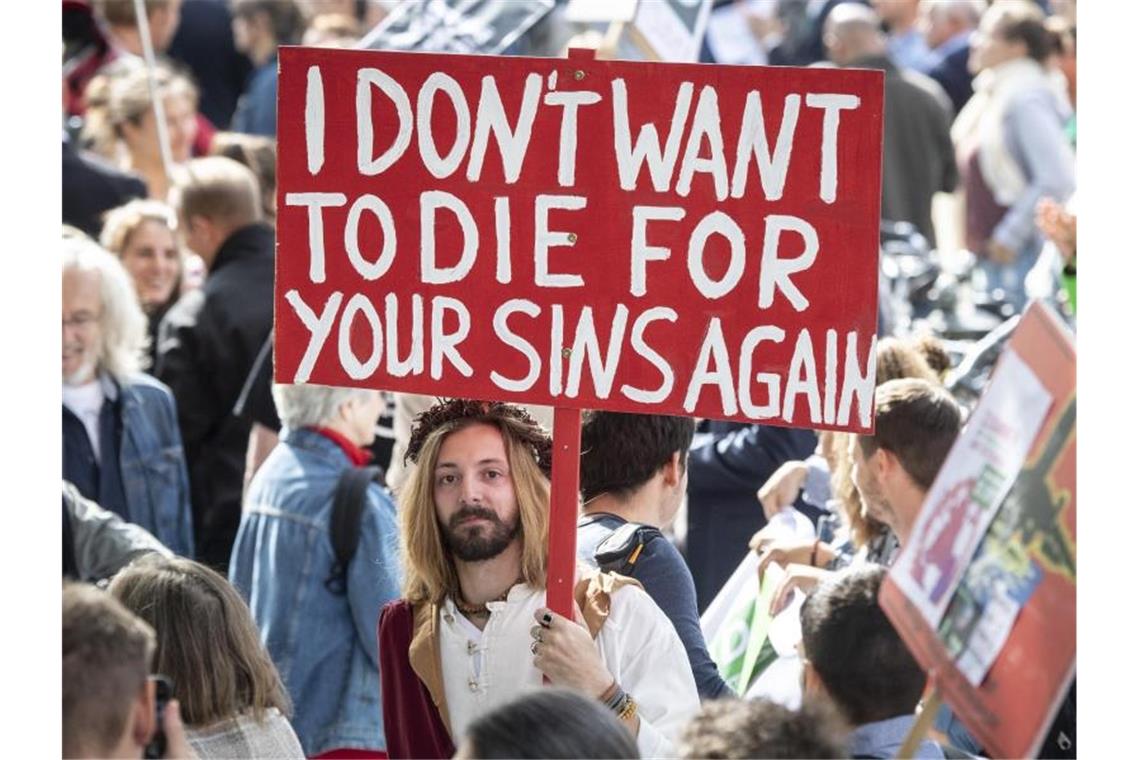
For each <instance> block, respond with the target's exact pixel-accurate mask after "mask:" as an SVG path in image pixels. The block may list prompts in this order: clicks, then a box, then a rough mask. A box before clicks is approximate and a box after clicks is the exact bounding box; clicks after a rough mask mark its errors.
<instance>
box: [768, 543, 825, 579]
mask: <svg viewBox="0 0 1140 760" xmlns="http://www.w3.org/2000/svg"><path fill="white" fill-rule="evenodd" d="M814 546H815V539H812V540H811V541H798V540H791V541H788V540H786V539H785V540H778V539H772V538H768V537H764V538H762V539H761V540H760V541H759V543H758V544H757V545H756V547H754V548H753V551H755V552H756V553H757V554H759V555H760V567H759V568H758V569H757V571H756V572H757V573H758V574H759V576H760V580H764V571H765V570H767V569H768V565H769V564H771V563H772V562H775V563H776V564H777V565H779V566H780V567H787V566H788V565H791V564H799V565H810V564H811V550H812V547H814Z"/></svg>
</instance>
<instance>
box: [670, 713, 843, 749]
mask: <svg viewBox="0 0 1140 760" xmlns="http://www.w3.org/2000/svg"><path fill="white" fill-rule="evenodd" d="M845 733H846V732H845V730H844V726H843V724H842V723H841V722H840V720H839V716H838V715H837V714H836V713H835V711H834V710H833V709H832V708H831V707H830V705H828V704H827V703H825V702H819V701H816V702H810V701H809V702H805V703H804V705H803V706H802V707H801V708H800V709H798V710H789V709H788V708H787V707H784V706H783V705H781V704H780V703H778V702H774V701H772V700H770V699H765V698H760V699H718V700H714V701H712V702H706V703H705V704H704V706H703V707H701V711H700V712H698V713H697V714H696V715H695V716H693V719H692V720H691V721H689V723H688V725H686V726H685V728H684V731H682V733H681V740H680V742H679V744H678V747H677V752H678V756H679V757H683V758H710V760H736V758H741V759H743V758H750V757H799V758H831V757H844V756H845V754H846V747H845V746H844V743H843V737H844V734H845Z"/></svg>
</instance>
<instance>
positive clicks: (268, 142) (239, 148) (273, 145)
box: [210, 132, 277, 224]
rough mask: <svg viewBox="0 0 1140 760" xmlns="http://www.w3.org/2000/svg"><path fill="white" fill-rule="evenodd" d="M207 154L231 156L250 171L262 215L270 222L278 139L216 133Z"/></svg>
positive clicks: (274, 204) (274, 200)
mask: <svg viewBox="0 0 1140 760" xmlns="http://www.w3.org/2000/svg"><path fill="white" fill-rule="evenodd" d="M210 155H211V156H225V157H226V158H232V159H233V160H234V161H237V162H238V163H239V164H242V165H243V166H247V167H249V168H250V169H251V170H252V171H253V173H254V175H255V176H256V177H257V185H258V187H259V188H260V189H261V214H262V218H263V219H264V220H265V223H266V224H273V223H274V221H276V219H277V141H276V140H274V139H273V138H272V137H263V136H262V135H247V134H242V133H241V132H218V133H217V134H216V135H214V141H213V143H211V145H210Z"/></svg>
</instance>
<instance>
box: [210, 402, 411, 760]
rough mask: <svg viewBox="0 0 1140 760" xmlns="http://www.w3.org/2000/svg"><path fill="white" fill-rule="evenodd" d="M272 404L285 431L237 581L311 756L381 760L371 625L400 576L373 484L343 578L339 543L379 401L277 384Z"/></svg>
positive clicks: (252, 495) (389, 518)
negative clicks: (341, 510) (351, 481)
mask: <svg viewBox="0 0 1140 760" xmlns="http://www.w3.org/2000/svg"><path fill="white" fill-rule="evenodd" d="M273 396H274V399H275V400H276V402H277V410H278V413H279V414H280V416H281V421H282V423H283V424H284V431H283V435H282V437H281V440H280V443H278V444H277V446H276V448H275V449H274V450H273V451H272V452H271V453H270V455H269V457H268V458H267V459H266V460H265V463H264V464H263V465H262V467H261V468H260V469H259V470H258V472H257V475H255V476H254V478H253V481H252V483H251V484H250V488H249V493H248V494H247V495H246V503H245V513H244V514H243V516H242V522H241V527H240V528H239V529H238V534H237V539H236V540H235V542H234V549H233V556H232V558H231V560H230V580H231V581H232V582H233V584H234V585H235V586H236V587H237V588H238V589H239V590H240V591H241V593H242V596H244V597H245V598H246V599H248V600H249V601H250V606H251V608H252V610H253V618H254V620H255V621H256V623H257V626H258V628H259V629H260V631H261V635H262V639H263V640H264V641H265V644H266V646H267V647H268V649H269V653H270V654H271V655H272V656H273V659H274V661H275V662H277V663H278V664H279V666H280V668H281V672H282V676H283V678H284V680H285V685H286V687H287V688H288V689H289V694H290V696H291V697H292V699H293V704H294V706H295V710H296V712H295V713H294V720H293V724H294V726H295V727H296V729H297V735H298V737H300V740H301V744H302V746H303V747H304V749H305V754H306V755H308V756H310V757H312V756H316V755H321V754H324V753H328V752H332V751H336V750H353V751H357V752H359V751H361V750H364V751H367V752H371V753H379V752H382V751H383V750H384V749H385V745H384V734H383V726H382V725H381V722H380V705H379V703H378V699H379V697H380V681H379V667H380V659H379V653H378V652H377V641H376V620H377V618H378V617H379V615H380V609H381V607H382V606H383V605H384V604H385V603H386V602H388V601H390V600H392V599H395V598H397V597H398V596H399V593H400V591H399V589H400V583H401V581H402V576H403V574H402V572H401V569H400V565H399V529H398V528H397V525H396V510H395V506H394V505H393V503H392V498H391V496H390V495H389V494H388V492H387V490H386V489H384V488H382V487H381V486H380V485H378V484H377V483H375V482H370V483H368V484H367V486H366V489H362V491H361V492H360V493H359V494H358V498H360V499H361V500H362V502H361V503H360V504H359V507H360V511H359V512H358V513H356V514H357V516H355V517H354V520H355V522H354V523H353V524H352V525H351V530H350V532H351V533H352V534H353V535H354V536H355V537H356V545H355V556H354V558H353V559H351V561H350V562H349V564H348V566H347V567H340V566H339V565H338V562H339V560H338V557H337V555H336V552H335V550H334V547H335V545H336V544H335V541H336V539H335V536H334V535H333V532H334V531H335V530H336V529H337V519H336V517H335V516H334V512H335V511H336V509H337V500H338V498H339V497H338V494H339V492H340V489H341V488H342V486H341V483H342V482H343V481H344V479H345V477H346V476H351V474H352V473H353V471H355V470H356V468H358V467H359V466H361V465H363V464H365V463H366V462H367V460H368V458H369V455H368V453H367V451H366V450H365V449H364V448H362V447H364V446H367V445H368V444H370V443H371V442H372V438H373V437H374V435H375V428H376V417H377V416H378V415H379V413H380V408H381V405H382V404H383V400H382V398H381V395H380V392H379V391H370V390H356V389H352V388H328V387H325V386H320V385H276V386H274V388H273ZM318 639H319V641H320V647H319V648H318V647H314V646H313V643H314V641H316V640H318ZM356 756H360V755H359V754H357V755H356Z"/></svg>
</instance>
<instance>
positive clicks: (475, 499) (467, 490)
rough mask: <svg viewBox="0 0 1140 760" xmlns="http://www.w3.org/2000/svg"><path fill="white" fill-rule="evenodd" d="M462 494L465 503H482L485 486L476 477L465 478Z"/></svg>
mask: <svg viewBox="0 0 1140 760" xmlns="http://www.w3.org/2000/svg"><path fill="white" fill-rule="evenodd" d="M461 495H462V497H463V501H464V503H465V504H481V503H482V495H483V488H482V487H481V486H480V485H479V481H478V480H477V479H476V478H464V479H463V485H462V494H461Z"/></svg>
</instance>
